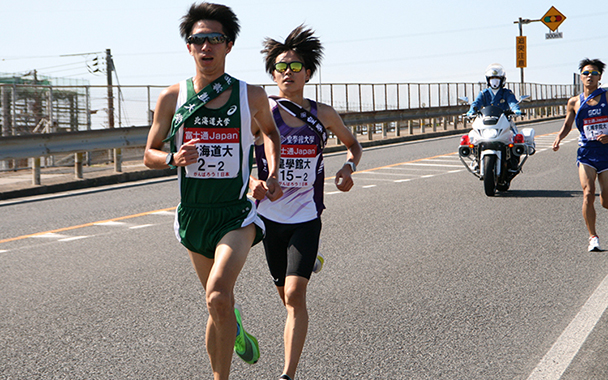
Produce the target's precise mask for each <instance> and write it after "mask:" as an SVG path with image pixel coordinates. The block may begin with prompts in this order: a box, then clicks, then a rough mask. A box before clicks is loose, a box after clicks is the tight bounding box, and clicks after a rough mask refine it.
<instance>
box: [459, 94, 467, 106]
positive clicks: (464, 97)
mask: <svg viewBox="0 0 608 380" xmlns="http://www.w3.org/2000/svg"><path fill="white" fill-rule="evenodd" d="M458 104H467V105H468V104H469V98H468V97H466V96H462V97H460V98H458Z"/></svg>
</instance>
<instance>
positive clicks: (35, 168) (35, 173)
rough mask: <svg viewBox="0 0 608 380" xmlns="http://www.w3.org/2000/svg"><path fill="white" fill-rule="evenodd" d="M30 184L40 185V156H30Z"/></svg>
mask: <svg viewBox="0 0 608 380" xmlns="http://www.w3.org/2000/svg"><path fill="white" fill-rule="evenodd" d="M31 160H32V185H40V157H32V158H31Z"/></svg>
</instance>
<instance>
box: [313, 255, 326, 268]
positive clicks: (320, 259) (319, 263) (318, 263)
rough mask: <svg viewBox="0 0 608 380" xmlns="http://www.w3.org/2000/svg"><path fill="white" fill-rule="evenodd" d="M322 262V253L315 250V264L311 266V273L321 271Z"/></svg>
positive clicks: (323, 260) (323, 262)
mask: <svg viewBox="0 0 608 380" xmlns="http://www.w3.org/2000/svg"><path fill="white" fill-rule="evenodd" d="M323 264H325V258H324V257H323V255H322V254H320V253H318V252H317V260H315V266H314V267H312V271H313V273H319V272H321V269H323Z"/></svg>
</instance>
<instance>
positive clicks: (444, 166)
mask: <svg viewBox="0 0 608 380" xmlns="http://www.w3.org/2000/svg"><path fill="white" fill-rule="evenodd" d="M403 165H408V166H439V167H442V168H446V167H447V168H457V167H459V166H461V165H446V164H425V163H422V162H412V163H408V164H403Z"/></svg>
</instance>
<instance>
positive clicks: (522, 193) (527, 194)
mask: <svg viewBox="0 0 608 380" xmlns="http://www.w3.org/2000/svg"><path fill="white" fill-rule="evenodd" d="M496 196H499V197H505V198H579V197H582V196H583V192H582V190H578V191H572V190H509V191H506V192H504V193H502V192H497V193H496Z"/></svg>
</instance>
